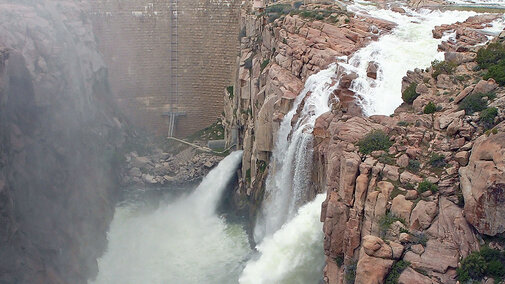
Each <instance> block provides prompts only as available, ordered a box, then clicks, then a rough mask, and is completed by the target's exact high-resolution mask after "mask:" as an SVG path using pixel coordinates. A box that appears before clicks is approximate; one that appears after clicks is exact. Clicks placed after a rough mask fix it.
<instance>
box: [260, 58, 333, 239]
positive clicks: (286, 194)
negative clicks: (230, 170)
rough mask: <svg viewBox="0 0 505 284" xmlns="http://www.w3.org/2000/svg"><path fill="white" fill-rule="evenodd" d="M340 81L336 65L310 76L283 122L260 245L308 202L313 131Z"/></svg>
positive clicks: (269, 179)
mask: <svg viewBox="0 0 505 284" xmlns="http://www.w3.org/2000/svg"><path fill="white" fill-rule="evenodd" d="M336 80H337V65H336V64H331V65H330V66H329V67H328V68H327V69H325V70H322V71H319V72H318V73H317V74H314V75H312V76H310V77H309V78H308V79H307V81H306V83H305V87H304V89H303V90H302V92H300V94H299V95H298V97H297V98H296V100H295V102H294V105H293V107H292V108H291V110H290V111H289V112H288V113H287V114H286V116H285V117H284V118H283V120H282V122H281V125H280V128H279V131H278V134H277V135H278V136H277V141H276V144H275V146H274V150H273V154H272V159H271V162H270V169H271V172H270V174H269V175H268V177H267V180H266V189H265V197H264V200H263V204H262V207H261V209H260V212H259V215H258V217H257V221H256V225H255V228H254V238H255V240H256V242H260V241H261V240H262V239H263V238H264V237H266V236H270V235H272V234H273V233H274V232H276V231H277V230H278V229H279V228H280V227H281V226H282V225H283V224H284V223H286V222H287V221H288V220H290V219H291V218H292V217H293V216H294V215H295V214H296V212H297V210H298V208H299V207H300V206H301V205H303V203H304V202H306V201H307V192H308V188H309V181H310V172H311V170H312V129H313V127H314V123H315V121H316V118H317V117H319V116H320V115H321V114H323V113H325V112H328V111H329V110H330V105H329V99H330V95H331V93H332V92H333V91H334V90H335V89H336V87H337V85H338V84H336V82H335V81H336ZM302 101H304V106H303V109H302V110H301V112H300V113H299V114H298V115H299V117H298V120H297V121H296V123H295V125H294V126H292V125H291V122H292V119H293V117H294V115H295V114H296V111H297V109H298V107H299V105H300V104H301V103H302Z"/></svg>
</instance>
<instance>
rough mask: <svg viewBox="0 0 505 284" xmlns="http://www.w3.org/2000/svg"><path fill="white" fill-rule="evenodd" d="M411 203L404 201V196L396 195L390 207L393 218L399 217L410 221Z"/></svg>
mask: <svg viewBox="0 0 505 284" xmlns="http://www.w3.org/2000/svg"><path fill="white" fill-rule="evenodd" d="M412 205H413V203H412V202H411V201H408V200H406V199H405V196H404V195H401V194H400V195H398V196H396V197H395V198H394V199H393V204H392V206H391V213H393V214H394V215H395V216H397V217H400V218H402V219H404V220H405V222H407V224H408V223H409V221H410V211H411V210H412Z"/></svg>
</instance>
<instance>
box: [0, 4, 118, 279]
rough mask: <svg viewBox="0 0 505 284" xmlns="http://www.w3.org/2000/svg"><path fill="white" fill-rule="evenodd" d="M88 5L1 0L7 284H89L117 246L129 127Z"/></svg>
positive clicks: (2, 260)
mask: <svg viewBox="0 0 505 284" xmlns="http://www.w3.org/2000/svg"><path fill="white" fill-rule="evenodd" d="M55 2H57V3H55ZM87 9H88V7H86V6H84V5H83V4H82V3H80V2H79V3H78V2H76V1H42V2H41V1H33V2H31V1H23V2H22V3H19V1H9V2H8V3H2V4H0V46H1V48H0V141H1V142H0V213H1V214H0V282H1V283H87V279H88V277H93V276H94V275H96V273H97V269H98V267H97V263H96V259H97V257H99V256H100V255H101V254H102V252H103V251H104V249H105V247H106V244H107V239H106V231H107V230H108V226H109V222H110V221H111V219H112V216H113V211H114V204H115V197H114V196H115V194H116V192H117V188H118V182H119V178H118V175H119V172H118V171H119V164H120V161H121V158H120V156H121V155H120V154H118V150H119V148H120V147H122V145H124V144H125V141H126V140H127V139H128V135H127V131H126V129H127V125H126V124H125V122H124V121H123V119H122V118H121V116H120V115H119V113H118V112H117V111H116V110H115V108H114V107H113V105H114V104H113V97H112V95H111V94H110V92H109V89H108V82H107V69H106V67H105V64H104V61H103V59H102V57H101V55H100V53H99V52H98V50H97V46H96V42H95V37H94V34H93V31H92V26H91V24H90V21H89V18H87V17H86V14H85V11H86V10H87Z"/></svg>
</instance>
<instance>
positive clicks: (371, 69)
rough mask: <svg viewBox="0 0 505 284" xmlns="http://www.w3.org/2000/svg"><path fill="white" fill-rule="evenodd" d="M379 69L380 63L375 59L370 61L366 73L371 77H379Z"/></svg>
mask: <svg viewBox="0 0 505 284" xmlns="http://www.w3.org/2000/svg"><path fill="white" fill-rule="evenodd" d="M378 69H379V65H378V64H377V63H376V62H374V61H371V62H368V67H367V69H366V75H367V76H368V77H369V78H372V79H377V71H378Z"/></svg>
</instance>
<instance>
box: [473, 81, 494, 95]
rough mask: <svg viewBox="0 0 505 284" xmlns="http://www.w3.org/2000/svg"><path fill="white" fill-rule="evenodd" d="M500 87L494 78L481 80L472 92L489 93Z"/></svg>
mask: <svg viewBox="0 0 505 284" xmlns="http://www.w3.org/2000/svg"><path fill="white" fill-rule="evenodd" d="M496 88H498V84H496V81H495V80H494V79H493V78H490V79H488V80H487V81H486V80H480V81H479V82H478V83H477V85H475V88H474V89H473V91H472V94H487V93H489V92H492V91H494V90H495V89H496Z"/></svg>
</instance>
